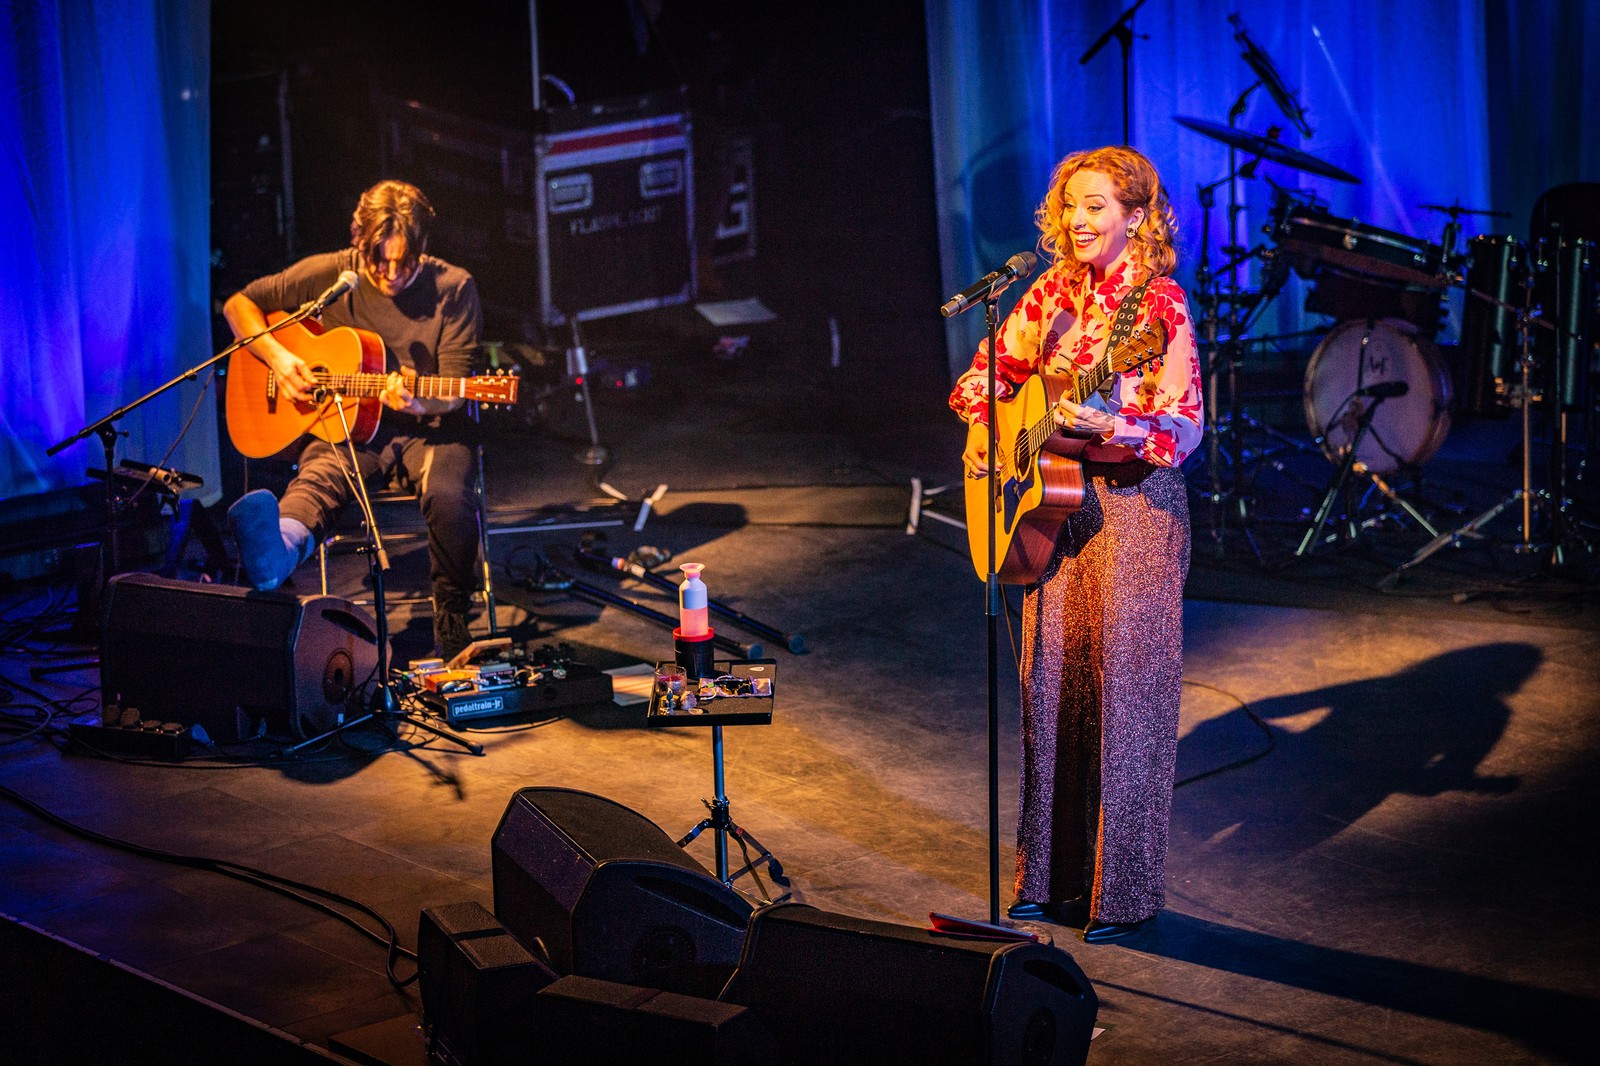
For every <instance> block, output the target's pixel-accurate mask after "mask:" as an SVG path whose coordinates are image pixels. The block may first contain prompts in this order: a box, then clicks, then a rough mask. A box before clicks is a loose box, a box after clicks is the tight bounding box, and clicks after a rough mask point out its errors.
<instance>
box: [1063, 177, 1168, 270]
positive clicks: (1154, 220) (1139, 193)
mask: <svg viewBox="0 0 1600 1066" xmlns="http://www.w3.org/2000/svg"><path fill="white" fill-rule="evenodd" d="M1080 170H1092V171H1095V172H1096V173H1100V174H1104V175H1105V176H1106V177H1108V178H1110V179H1111V184H1112V186H1113V187H1114V188H1115V189H1116V191H1117V201H1118V202H1119V203H1121V204H1122V209H1123V211H1125V212H1126V213H1128V214H1130V215H1131V214H1132V213H1133V212H1134V211H1135V210H1138V209H1140V208H1142V209H1143V210H1144V217H1143V218H1142V219H1140V221H1139V227H1138V229H1137V230H1135V231H1134V233H1133V235H1132V236H1131V237H1129V238H1128V245H1129V247H1130V248H1131V249H1132V251H1133V257H1134V259H1135V260H1136V261H1137V262H1138V263H1139V265H1140V266H1141V267H1142V268H1143V269H1144V272H1145V274H1146V275H1147V276H1149V277H1163V276H1166V275H1169V274H1171V273H1172V272H1173V271H1174V270H1175V269H1177V266H1178V250H1177V249H1176V248H1175V247H1173V244H1172V237H1173V234H1175V233H1176V232H1177V231H1178V219H1177V216H1176V215H1175V214H1173V211H1172V205H1171V204H1170V203H1169V202H1168V200H1167V190H1166V189H1165V188H1164V187H1163V186H1162V184H1161V175H1159V174H1157V173H1156V168H1155V164H1153V163H1151V162H1150V160H1149V159H1148V158H1146V157H1145V154H1144V153H1143V152H1140V151H1139V150H1138V149H1136V148H1128V147H1125V146H1123V145H1111V146H1109V147H1106V148H1094V149H1091V150H1089V151H1084V152H1073V153H1072V154H1071V155H1069V156H1067V157H1066V158H1065V159H1063V160H1062V161H1061V162H1059V163H1057V164H1056V169H1055V170H1054V171H1053V172H1052V173H1051V175H1050V190H1049V191H1048V192H1047V193H1045V197H1044V201H1043V202H1042V203H1040V204H1039V209H1038V210H1037V211H1036V212H1034V220H1035V221H1036V222H1037V223H1038V224H1039V230H1040V233H1041V236H1040V238H1039V247H1040V248H1041V249H1042V250H1043V251H1044V253H1045V255H1047V256H1049V257H1050V258H1051V259H1052V260H1056V261H1061V262H1064V263H1065V265H1066V269H1067V271H1068V272H1069V273H1070V274H1072V275H1077V274H1080V273H1082V272H1083V271H1084V270H1087V269H1088V264H1086V263H1080V262H1078V261H1077V260H1076V259H1074V258H1073V257H1072V255H1071V254H1070V253H1068V254H1065V255H1064V254H1062V249H1063V248H1068V247H1070V246H1071V240H1072V239H1071V237H1070V236H1068V234H1067V221H1068V220H1067V217H1066V216H1067V211H1066V206H1065V197H1066V191H1067V182H1068V181H1070V180H1071V179H1072V176H1073V175H1074V174H1076V173H1077V172H1078V171H1080Z"/></svg>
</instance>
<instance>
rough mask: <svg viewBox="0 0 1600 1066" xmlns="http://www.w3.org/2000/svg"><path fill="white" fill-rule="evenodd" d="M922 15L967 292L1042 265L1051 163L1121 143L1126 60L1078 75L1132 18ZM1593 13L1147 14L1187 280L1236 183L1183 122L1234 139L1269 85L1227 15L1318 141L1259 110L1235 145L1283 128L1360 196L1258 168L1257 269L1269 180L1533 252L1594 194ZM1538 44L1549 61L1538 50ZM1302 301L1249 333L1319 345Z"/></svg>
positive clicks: (952, 237) (950, 225) (1024, 11)
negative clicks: (1489, 214)
mask: <svg viewBox="0 0 1600 1066" xmlns="http://www.w3.org/2000/svg"><path fill="white" fill-rule="evenodd" d="M925 6H926V11H927V22H928V38H929V56H930V64H929V65H930V83H931V91H932V103H933V122H934V157H935V178H936V182H937V194H938V202H939V214H940V247H941V258H942V267H943V276H944V281H945V284H946V288H948V289H949V290H950V291H955V289H957V288H959V287H961V286H963V285H965V284H966V283H967V282H969V281H971V280H973V279H975V278H977V277H979V276H981V275H983V274H984V273H986V272H988V271H989V270H992V269H994V268H995V267H996V266H998V265H999V264H1000V263H1001V262H1003V261H1004V260H1005V259H1006V257H1007V256H1008V255H1010V254H1011V253H1012V252H1015V251H1018V250H1020V249H1023V248H1029V247H1032V246H1033V244H1034V242H1035V241H1036V239H1037V231H1036V230H1035V229H1034V228H1033V225H1032V214H1033V209H1034V207H1035V206H1036V205H1037V204H1038V202H1039V200H1040V199H1041V197H1042V196H1043V193H1044V188H1045V182H1046V181H1047V180H1048V177H1049V172H1050V169H1051V167H1052V166H1053V165H1054V164H1055V162H1056V161H1057V160H1059V159H1060V158H1061V157H1062V156H1064V155H1066V154H1067V153H1068V152H1070V151H1073V150H1076V149H1080V148H1089V147H1095V146H1098V145H1102V144H1112V143H1120V142H1121V140H1122V66H1121V55H1120V51H1119V48H1118V46H1117V45H1116V44H1115V43H1113V44H1111V45H1109V46H1108V47H1106V48H1104V49H1102V50H1101V51H1100V53H1099V54H1098V55H1096V56H1095V57H1094V58H1093V59H1092V60H1091V61H1090V62H1089V63H1088V64H1087V65H1080V64H1079V57H1080V56H1081V55H1082V54H1083V53H1084V51H1085V50H1086V49H1087V48H1088V47H1089V46H1090V44H1092V43H1093V42H1094V40H1095V39H1096V38H1097V37H1098V36H1099V35H1100V33H1101V32H1102V31H1104V30H1105V29H1106V28H1107V27H1108V26H1110V25H1111V24H1112V23H1113V22H1114V21H1115V20H1116V19H1117V17H1118V15H1119V14H1121V12H1122V10H1123V9H1124V7H1126V6H1131V5H1125V4H1123V3H1118V2H1114V0H1089V2H1084V3H1075V4H1060V3H1052V2H1051V0H984V2H978V0H927V3H926V5H925ZM1594 7H1595V5H1581V4H1577V5H1575V4H1570V3H1563V2H1561V0H1485V2H1483V3H1459V2H1457V0H1409V2H1407V3H1404V4H1393V3H1387V2H1383V0H1352V2H1350V3H1342V4H1332V3H1327V2H1325V0H1273V2H1270V3H1269V2H1266V0H1234V2H1229V3H1221V2H1218V0H1183V2H1181V3H1180V2H1178V0H1148V2H1147V3H1145V5H1144V6H1143V7H1142V8H1140V9H1139V11H1138V13H1137V14H1136V15H1135V16H1134V19H1133V29H1134V31H1135V32H1136V33H1137V34H1138V35H1139V36H1138V37H1137V38H1136V39H1135V40H1134V42H1133V48H1132V67H1131V71H1132V78H1131V83H1132V135H1131V141H1132V143H1133V144H1134V146H1135V147H1138V148H1140V149H1141V150H1142V151H1144V152H1145V153H1146V154H1147V155H1149V156H1150V157H1151V158H1152V160H1154V162H1155V163H1156V166H1157V168H1158V169H1159V170H1160V172H1161V175H1162V177H1163V179H1164V180H1165V181H1166V183H1167V187H1168V195H1169V196H1170V197H1171V198H1172V201H1173V206H1174V207H1175V209H1176V210H1177V213H1178V220H1179V243H1180V253H1181V256H1182V258H1181V262H1180V267H1179V278H1180V280H1181V281H1182V282H1183V283H1184V284H1185V286H1186V287H1188V288H1189V289H1190V291H1191V292H1192V291H1193V284H1194V273H1193V272H1194V266H1195V263H1196V261H1197V259H1198V257H1199V253H1200V245H1201V232H1202V225H1201V223H1202V214H1201V210H1200V207H1199V200H1198V195H1197V189H1198V187H1199V186H1200V185H1202V184H1206V183H1210V182H1214V181H1217V180H1219V179H1221V178H1223V177H1224V176H1225V175H1226V174H1227V172H1228V149H1227V148H1226V147H1225V146H1224V145H1222V144H1219V143H1217V142H1216V141H1213V140H1209V139H1207V138H1205V137H1203V136H1202V135H1200V134H1198V133H1194V132H1191V131H1189V130H1187V129H1184V128H1182V127H1180V126H1178V125H1177V124H1176V123H1175V122H1174V121H1173V118H1174V116H1178V115H1183V116H1190V117H1194V118H1200V119H1205V120H1207V121H1211V122H1217V123H1223V124H1226V123H1227V121H1228V112H1229V109H1230V107H1232V106H1233V105H1234V103H1235V101H1237V100H1238V99H1239V97H1240V96H1241V94H1243V93H1244V92H1245V90H1246V89H1248V88H1249V87H1250V86H1251V84H1252V83H1254V82H1255V80H1256V78H1255V75H1254V74H1253V73H1252V72H1251V70H1250V68H1249V67H1248V66H1246V65H1245V63H1244V62H1243V60H1242V59H1241V58H1240V53H1241V49H1240V47H1239V45H1238V44H1237V43H1236V42H1235V41H1234V38H1233V34H1234V30H1233V27H1232V26H1231V25H1230V24H1229V22H1228V16H1229V15H1230V14H1232V13H1235V12H1237V13H1238V14H1240V15H1241V16H1242V18H1243V20H1244V23H1245V26H1246V27H1247V28H1248V30H1249V32H1250V35H1251V37H1252V38H1253V39H1254V40H1255V42H1256V43H1257V44H1258V45H1259V46H1260V47H1261V48H1262V49H1263V50H1264V51H1265V52H1266V53H1267V54H1268V55H1269V56H1270V57H1271V59H1272V60H1273V63H1274V65H1275V66H1276V68H1277V70H1278V72H1279V73H1280V75H1281V76H1282V78H1283V80H1284V81H1285V82H1286V83H1287V84H1288V86H1289V87H1290V88H1291V89H1292V90H1294V91H1295V92H1296V93H1297V95H1298V98H1299V101H1300V103H1301V104H1302V105H1303V106H1304V107H1305V108H1306V109H1307V111H1308V113H1309V119H1310V124H1311V126H1312V130H1313V134H1312V136H1310V137H1302V136H1301V135H1300V134H1299V133H1298V131H1296V130H1295V129H1294V127H1293V126H1292V124H1291V123H1290V122H1289V121H1288V119H1287V118H1285V117H1284V115H1283V114H1282V112H1281V111H1280V110H1279V109H1278V108H1277V107H1276V106H1275V105H1274V103H1273V101H1272V100H1271V98H1270V97H1269V96H1268V95H1267V94H1266V93H1265V92H1264V91H1262V90H1259V89H1258V90H1256V91H1255V92H1252V93H1251V94H1250V95H1249V97H1248V98H1247V100H1246V103H1245V111H1244V114H1243V116H1242V118H1241V119H1240V120H1239V121H1238V123H1237V126H1238V128H1239V129H1242V130H1246V131H1249V132H1252V133H1257V134H1265V133H1266V132H1267V131H1268V129H1269V128H1270V127H1274V126H1276V127H1281V128H1282V130H1283V133H1282V136H1281V140H1282V142H1283V143H1284V144H1287V145H1289V146H1291V147H1294V148H1297V149H1300V150H1302V151H1305V152H1308V153H1310V154H1312V155H1314V156H1316V157H1317V158H1319V159H1321V160H1324V161H1326V162H1328V163H1331V164H1333V165H1334V166H1337V167H1340V168H1342V169H1344V170H1346V171H1349V172H1350V173H1352V174H1354V175H1356V176H1357V177H1359V178H1361V179H1362V182H1361V184H1359V185H1351V184H1344V183H1340V182H1336V181H1332V180H1330V179H1325V178H1319V177H1317V176H1315V175H1312V174H1308V173H1303V172H1301V171H1298V170H1292V169H1289V168H1287V167H1284V166H1281V165H1277V164H1271V163H1264V164H1262V166H1261V168H1260V171H1259V176H1258V177H1257V178H1255V179H1253V180H1240V181H1238V182H1237V183H1236V185H1237V188H1236V195H1237V197H1238V199H1239V200H1240V202H1241V204H1242V206H1243V211H1242V213H1241V215H1240V219H1239V225H1238V230H1237V231H1236V236H1237V239H1238V243H1239V244H1240V245H1241V246H1243V247H1247V248H1248V247H1251V246H1254V245H1257V244H1261V243H1262V242H1263V240H1264V237H1263V234H1262V227H1263V225H1264V224H1265V223H1266V221H1267V217H1268V214H1269V208H1270V205H1271V196H1272V192H1271V187H1270V185H1269V184H1268V181H1267V179H1269V178H1270V179H1271V181H1273V182H1276V183H1278V184H1280V185H1283V186H1287V187H1289V188H1292V189H1305V190H1312V191H1315V192H1316V193H1317V194H1318V195H1319V196H1321V197H1322V198H1323V199H1324V200H1325V201H1326V203H1327V207H1328V210H1329V211H1331V212H1332V213H1333V214H1334V215H1336V216H1338V217H1341V218H1345V219H1351V220H1359V221H1361V222H1363V223H1366V224H1368V225H1373V226H1378V227H1381V228H1383V229H1387V230H1392V231H1396V232H1398V233H1401V234H1405V235H1408V236H1411V237H1414V238H1417V239H1423V240H1429V241H1439V240H1440V239H1441V238H1442V236H1443V229H1444V223H1445V221H1446V220H1445V218H1444V216H1443V215H1440V214H1438V213H1435V212H1429V211H1425V210H1423V209H1422V207H1421V205H1423V204H1452V203H1459V204H1460V205H1462V206H1465V207H1472V208H1483V209H1488V208H1494V209H1497V210H1501V211H1508V212H1510V213H1511V214H1512V215H1513V217H1512V218H1510V219H1493V220H1490V219H1467V220H1465V227H1464V231H1463V234H1462V240H1465V239H1466V238H1468V237H1471V236H1472V235H1474V234H1476V233H1480V232H1492V233H1512V234H1517V235H1520V236H1524V237H1525V236H1526V235H1527V226H1528V214H1529V211H1530V209H1531V207H1532V204H1533V201H1534V199H1535V198H1536V197H1537V195H1538V193H1539V192H1540V191H1541V190H1542V189H1543V188H1545V187H1547V186H1549V185H1553V184H1557V183H1559V182H1563V181H1578V180H1594V179H1596V178H1600V173H1597V172H1596V171H1597V169H1600V150H1597V149H1596V146H1595V141H1596V140H1597V139H1596V138H1595V137H1593V136H1592V135H1590V136H1587V137H1585V136H1583V134H1582V130H1583V129H1584V128H1585V125H1584V123H1585V121H1586V120H1587V122H1588V123H1589V125H1591V126H1592V125H1593V120H1594V118H1595V116H1594V115H1593V109H1594V108H1595V107H1596V106H1600V105H1597V104H1596V101H1597V100H1600V61H1597V60H1596V59H1595V58H1593V57H1589V56H1587V55H1586V52H1585V42H1586V41H1589V42H1593V41H1595V40H1596V39H1597V38H1600V26H1597V22H1600V15H1597V14H1596V13H1595V12H1594V11H1593V10H1587V11H1586V9H1593V8H1594ZM1497 27H1514V28H1515V32H1513V33H1510V34H1506V33H1503V32H1502V31H1501V30H1500V29H1497ZM1535 38H1537V39H1538V40H1539V41H1541V42H1551V41H1552V40H1553V41H1554V43H1553V44H1542V45H1539V46H1535V45H1534V44H1533V43H1532V42H1533V40H1534V39H1535ZM1558 69H1559V70H1561V71H1563V72H1564V73H1565V77H1564V78H1563V79H1562V80H1561V82H1560V83H1559V84H1556V83H1555V82H1554V78H1553V75H1552V73H1551V71H1554V70H1558ZM1508 97H1510V98H1511V99H1508ZM1585 100H1587V101H1588V102H1587V104H1584V103H1582V101H1585ZM1585 107H1587V108H1588V113H1587V114H1586V113H1585V112H1584V108H1585ZM1513 116H1514V118H1513ZM1240 161H1241V162H1242V161H1243V159H1242V158H1241V160H1240ZM1227 203H1228V187H1227V186H1226V185H1224V186H1223V187H1222V188H1220V189H1219V190H1218V191H1217V204H1218V206H1217V208H1216V209H1214V210H1213V212H1212V215H1211V219H1210V228H1209V232H1210V238H1211V239H1210V242H1209V244H1210V249H1211V252H1210V254H1211V260H1210V261H1211V263H1212V265H1213V266H1215V265H1216V264H1217V263H1218V262H1219V260H1220V259H1221V258H1223V257H1222V256H1221V254H1220V252H1219V249H1220V248H1221V247H1222V246H1224V245H1226V244H1228V243H1229V241H1228V239H1227V236H1228V229H1227V227H1228V223H1227V218H1226V207H1227ZM1457 247H1458V249H1459V247H1460V245H1459V244H1458V246H1457ZM1246 281H1247V283H1249V281H1250V279H1246ZM1020 291H1021V287H1020V286H1014V287H1013V291H1012V292H1011V293H1008V296H1009V297H1010V299H1011V300H1015V298H1016V296H1017V295H1020ZM1304 295H1305V289H1304V284H1303V283H1302V282H1301V281H1300V280H1299V279H1298V278H1297V279H1294V280H1292V281H1291V282H1290V284H1289V286H1288V288H1287V289H1286V290H1285V292H1284V294H1283V295H1282V296H1280V297H1279V299H1278V301H1277V303H1276V305H1275V307H1274V308H1273V310H1272V311H1271V312H1270V313H1269V314H1268V315H1267V316H1265V317H1264V318H1263V319H1262V321H1261V322H1260V324H1259V326H1258V329H1257V330H1256V332H1257V333H1290V332H1293V331H1295V330H1300V329H1307V328H1313V327H1317V326H1320V325H1324V324H1326V320H1325V319H1323V318H1321V317H1320V316H1317V315H1310V314H1307V313H1306V312H1304V311H1303V310H1302V309H1301V308H1302V304H1303V300H1304ZM1454 301H1455V302H1454V305H1453V306H1452V307H1451V309H1450V311H1451V321H1450V322H1449V323H1447V325H1446V334H1445V335H1443V336H1441V340H1453V339H1454V335H1453V332H1454V330H1456V329H1457V328H1458V317H1457V316H1458V315H1459V295H1456V296H1455V297H1454ZM1007 309H1008V308H1007V307H1004V306H1003V307H1002V311H1004V310H1007ZM982 333H983V322H982V318H981V315H978V314H976V313H972V314H968V315H966V316H963V317H962V318H959V319H956V320H954V321H952V322H950V323H949V324H948V326H947V339H948V342H949V356H950V362H951V365H952V367H953V368H956V369H959V368H963V367H965V365H966V364H967V362H968V361H969V360H970V358H971V353H972V351H973V349H974V347H975V346H976V344H977V341H978V339H979V338H980V337H981V336H982Z"/></svg>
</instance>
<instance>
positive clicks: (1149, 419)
mask: <svg viewBox="0 0 1600 1066" xmlns="http://www.w3.org/2000/svg"><path fill="white" fill-rule="evenodd" d="M1133 269H1134V268H1133V265H1132V264H1130V263H1127V262H1124V263H1122V264H1120V265H1119V266H1117V267H1116V268H1115V269H1113V270H1112V271H1111V273H1109V274H1108V275H1106V277H1105V278H1104V280H1102V281H1101V282H1099V283H1098V284H1095V283H1094V282H1092V281H1091V279H1090V274H1091V271H1089V270H1085V271H1083V272H1082V273H1081V274H1079V275H1078V276H1077V278H1075V279H1074V278H1071V277H1070V276H1069V275H1068V274H1067V272H1066V270H1065V268H1064V266H1063V264H1062V263H1057V264H1055V265H1053V266H1052V267H1051V268H1050V269H1049V270H1046V271H1045V272H1044V274H1043V275H1041V276H1040V278H1039V280H1038V281H1036V282H1034V284H1033V286H1032V288H1030V289H1029V290H1028V292H1027V293H1026V294H1025V295H1024V296H1023V297H1022V299H1021V300H1020V301H1019V302H1018V303H1017V306H1016V308H1015V309H1014V310H1013V311H1012V312H1011V314H1010V315H1008V316H1006V320H1005V321H1004V322H1003V323H1001V324H1000V328H999V331H998V333H997V334H996V341H995V348H996V351H998V353H999V359H998V360H997V362H996V364H995V379H996V384H997V387H998V388H999V391H1000V398H1001V399H1002V400H1006V399H1009V398H1010V397H1011V396H1013V395H1014V394H1015V392H1016V389H1017V386H1019V385H1021V384H1022V383H1023V382H1024V381H1026V380H1027V379H1028V377H1029V376H1030V375H1033V374H1038V373H1044V374H1046V375H1049V376H1052V377H1054V376H1058V375H1059V376H1072V375H1075V374H1079V373H1082V372H1083V371H1084V370H1086V369H1087V368H1089V367H1090V366H1092V365H1093V364H1094V361H1095V357H1096V356H1098V355H1100V354H1101V353H1102V352H1103V350H1104V348H1105V343H1106V340H1107V338H1108V337H1110V335H1111V324H1112V319H1113V317H1114V316H1115V315H1116V311H1117V306H1118V305H1119V304H1120V303H1122V299H1123V297H1125V296H1126V295H1127V294H1128V292H1129V291H1130V290H1131V289H1132V288H1133V286H1134V285H1135V284H1137V282H1138V280H1139V278H1137V277H1133V276H1132V270H1133ZM1153 318H1160V319H1161V320H1162V321H1163V322H1164V323H1165V324H1166V327H1167V338H1168V340H1167V350H1166V353H1165V355H1162V356H1159V357H1157V358H1155V359H1152V360H1151V361H1150V362H1148V363H1145V364H1144V365H1143V366H1141V367H1139V368H1138V369H1136V370H1132V371H1129V372H1128V373H1125V374H1114V375H1112V380H1113V381H1114V385H1113V388H1112V391H1111V399H1110V402H1109V403H1107V402H1106V400H1105V399H1104V398H1103V397H1102V396H1101V394H1100V393H1098V392H1096V393H1094V394H1093V395H1092V396H1091V397H1090V398H1089V400H1088V402H1087V403H1086V404H1085V406H1087V407H1094V408H1097V409H1099V410H1103V411H1106V412H1107V413H1109V414H1110V415H1111V416H1112V417H1113V418H1114V419H1115V420H1116V423H1117V425H1116V428H1115V430H1114V431H1113V432H1112V433H1111V434H1110V435H1109V436H1105V435H1102V436H1100V437H1098V438H1096V439H1095V440H1092V441H1090V443H1089V445H1088V446H1087V448H1086V449H1085V451H1084V457H1085V458H1087V459H1093V460H1098V461H1102V462H1119V461H1123V460H1126V459H1131V458H1138V459H1143V460H1145V461H1146V462H1148V463H1151V464H1153V465H1155V466H1180V465H1181V464H1182V463H1183V461H1184V460H1185V459H1187V458H1188V457H1189V454H1190V453H1191V452H1193V451H1194V450H1195V448H1196V447H1198V446H1199V444H1200V436H1201V433H1202V431H1203V430H1202V426H1203V422H1202V417H1201V406H1200V359H1199V355H1198V353H1197V351H1196V349H1195V340H1194V324H1193V321H1192V320H1191V318H1190V315H1189V307H1188V302H1187V298H1186V297H1185V296H1184V292H1183V289H1182V288H1180V287H1179V286H1178V283H1177V282H1175V281H1173V280H1172V279H1171V278H1170V277H1160V278H1156V279H1155V280H1154V281H1152V282H1151V283H1150V287H1149V288H1148V289H1147V290H1146V291H1145V295H1144V303H1143V304H1142V305H1141V306H1140V308H1139V317H1138V320H1137V322H1136V323H1135V325H1136V326H1137V325H1142V324H1144V323H1146V322H1149V321H1151V320H1152V319H1153ZM988 392H989V358H988V340H987V339H985V341H984V342H983V344H981V345H980V346H979V348H978V353H977V355H976V356H975V357H974V358H973V360H972V366H971V368H969V369H968V370H967V372H966V373H964V374H962V375H961V377H960V378H959V379H958V380H957V381H956V385H955V388H954V389H953V390H952V391H951V393H950V407H951V408H952V409H953V410H954V411H955V412H956V413H957V414H959V415H960V416H961V417H962V418H963V419H965V420H966V421H967V422H969V423H971V422H978V423H987V422H988V420H989V402H988Z"/></svg>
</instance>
